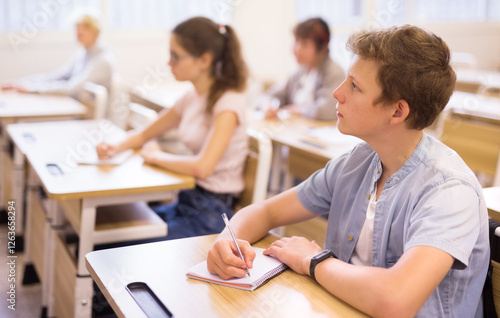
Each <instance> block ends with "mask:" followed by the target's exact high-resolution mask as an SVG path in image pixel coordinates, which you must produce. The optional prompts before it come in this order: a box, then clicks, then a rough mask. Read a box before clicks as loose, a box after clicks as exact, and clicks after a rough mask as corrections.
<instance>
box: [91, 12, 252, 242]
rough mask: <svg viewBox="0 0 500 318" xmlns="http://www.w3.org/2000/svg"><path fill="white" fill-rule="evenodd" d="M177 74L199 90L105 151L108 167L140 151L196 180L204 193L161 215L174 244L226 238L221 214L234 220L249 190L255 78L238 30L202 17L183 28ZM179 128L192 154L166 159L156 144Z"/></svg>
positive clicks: (174, 51)
mask: <svg viewBox="0 0 500 318" xmlns="http://www.w3.org/2000/svg"><path fill="white" fill-rule="evenodd" d="M168 65H169V66H170V67H171V70H172V73H173V75H174V76H175V78H176V80H178V81H190V82H191V83H192V84H193V87H194V89H193V90H192V91H190V92H188V93H187V94H186V95H185V96H184V97H182V98H181V99H180V100H179V101H178V102H177V103H176V104H175V105H174V106H173V107H172V108H171V109H167V110H165V111H164V112H162V113H160V116H159V118H158V119H157V120H156V121H155V122H153V123H152V124H150V125H149V126H148V127H146V128H145V129H143V130H141V131H133V132H131V133H130V134H129V135H128V137H127V138H126V139H125V140H123V141H122V142H120V143H118V144H114V145H111V144H101V145H99V146H98V147H97V153H98V155H99V158H101V159H106V158H109V157H111V156H113V155H114V154H116V153H118V152H120V151H123V150H125V149H130V148H140V147H142V150H141V152H140V153H141V156H142V157H143V158H144V161H145V163H148V164H151V165H156V166H159V167H162V168H165V169H167V170H170V171H173V172H177V173H181V174H186V175H192V176H194V177H195V178H196V188H195V189H192V190H185V191H181V192H180V193H179V197H178V199H177V201H176V202H174V203H172V204H169V205H164V206H159V207H156V208H155V210H156V212H157V213H158V214H159V215H160V216H161V217H163V218H164V219H165V221H167V223H168V236H167V239H174V238H180V237H189V236H197V235H205V234H213V233H219V232H220V231H221V230H222V229H223V228H224V222H223V220H222V217H221V214H222V213H224V212H225V213H227V214H228V216H231V215H232V213H233V200H234V198H235V197H236V196H238V195H239V194H240V193H241V191H242V190H243V188H244V181H243V167H244V163H245V159H246V156H247V150H248V137H247V134H246V121H245V108H246V104H245V103H246V100H245V97H244V94H243V92H244V90H245V86H246V81H247V75H248V70H247V67H246V64H245V62H244V60H243V57H242V54H241V48H240V43H239V40H238V37H237V36H236V33H235V31H234V29H233V28H232V27H230V26H228V25H219V24H216V23H214V22H213V21H211V20H209V19H207V18H203V17H196V18H191V19H189V20H186V21H184V22H182V23H181V24H179V25H177V26H176V27H175V28H174V29H173V31H172V34H171V38H170V61H169V62H168ZM173 128H178V136H179V137H178V138H179V141H180V142H182V143H183V144H184V145H185V146H186V147H187V148H188V149H189V150H190V151H191V153H192V154H190V155H183V156H180V155H174V154H170V153H166V152H163V151H162V150H161V149H160V148H159V146H158V145H157V144H156V143H151V142H148V141H149V140H150V139H152V138H155V137H158V136H160V135H161V134H163V133H164V132H166V131H168V130H170V129H173Z"/></svg>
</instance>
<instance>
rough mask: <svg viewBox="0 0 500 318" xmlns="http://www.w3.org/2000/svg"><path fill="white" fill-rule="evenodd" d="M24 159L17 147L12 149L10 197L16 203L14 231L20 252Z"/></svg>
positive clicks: (22, 231) (23, 207)
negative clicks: (12, 166) (17, 212)
mask: <svg viewBox="0 0 500 318" xmlns="http://www.w3.org/2000/svg"><path fill="white" fill-rule="evenodd" d="M24 169H25V158H24V154H23V153H22V152H21V150H19V148H18V147H15V149H14V171H13V172H12V196H13V197H14V201H15V202H16V206H17V209H18V211H19V214H18V217H17V219H18V222H17V223H18V224H16V225H17V231H16V240H20V243H21V245H22V246H21V250H23V249H24V244H23V243H24V220H25V215H26V214H25V213H26V212H25V205H24V199H25V179H24V178H25V175H24Z"/></svg>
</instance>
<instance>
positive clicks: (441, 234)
mask: <svg viewBox="0 0 500 318" xmlns="http://www.w3.org/2000/svg"><path fill="white" fill-rule="evenodd" d="M409 217H410V219H409V220H408V223H409V227H408V229H407V232H406V242H405V246H404V250H405V251H406V250H407V249H409V248H411V247H414V246H422V245H424V246H432V247H435V248H438V249H440V250H442V251H444V252H446V253H448V254H450V255H451V256H453V257H454V258H455V263H454V264H453V267H454V268H456V269H463V268H465V267H467V266H468V263H469V256H470V255H471V253H472V250H473V248H474V245H475V243H476V241H477V238H478V236H479V235H480V233H479V232H480V230H481V198H480V194H478V193H477V192H476V190H475V189H474V188H473V187H472V186H470V185H468V184H465V183H464V182H463V181H460V180H449V181H443V182H442V183H440V184H438V185H437V186H435V187H434V188H432V189H429V190H427V191H426V192H425V193H424V195H423V196H421V197H420V198H419V200H418V202H417V203H416V205H415V208H414V210H413V212H412V213H411V215H410V216H409Z"/></svg>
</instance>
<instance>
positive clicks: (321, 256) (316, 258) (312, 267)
mask: <svg viewBox="0 0 500 318" xmlns="http://www.w3.org/2000/svg"><path fill="white" fill-rule="evenodd" d="M330 257H333V258H337V256H336V255H335V254H333V252H332V251H330V250H323V251H322V252H320V253H318V254H316V255H314V256H313V258H311V265H309V274H310V275H311V277H312V278H314V280H316V277H315V276H314V270H315V269H316V265H318V264H319V263H321V262H322V261H324V260H326V259H329V258H330Z"/></svg>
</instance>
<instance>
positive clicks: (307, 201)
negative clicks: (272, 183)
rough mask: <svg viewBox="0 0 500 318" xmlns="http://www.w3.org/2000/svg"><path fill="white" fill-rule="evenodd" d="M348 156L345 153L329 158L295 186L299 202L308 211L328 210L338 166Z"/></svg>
mask: <svg viewBox="0 0 500 318" xmlns="http://www.w3.org/2000/svg"><path fill="white" fill-rule="evenodd" d="M348 156H349V154H348V153H346V154H344V155H342V156H340V157H339V158H338V159H335V160H330V161H329V162H328V163H327V164H326V166H325V168H323V169H320V170H318V171H316V172H315V173H313V174H312V175H311V176H310V177H309V178H307V180H305V181H304V182H302V183H301V184H299V185H298V186H297V187H296V188H295V191H296V194H297V197H298V199H299V201H300V203H301V204H302V206H304V208H306V209H307V210H308V211H309V212H311V213H314V214H318V215H321V214H327V213H329V212H330V207H331V205H332V197H333V191H334V185H335V181H336V179H337V174H338V170H339V169H338V167H339V166H341V165H343V163H344V162H345V161H346V160H347V157H348Z"/></svg>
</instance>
